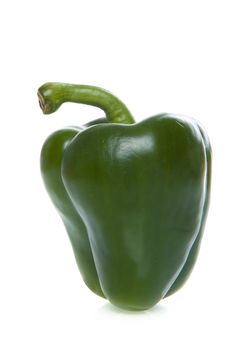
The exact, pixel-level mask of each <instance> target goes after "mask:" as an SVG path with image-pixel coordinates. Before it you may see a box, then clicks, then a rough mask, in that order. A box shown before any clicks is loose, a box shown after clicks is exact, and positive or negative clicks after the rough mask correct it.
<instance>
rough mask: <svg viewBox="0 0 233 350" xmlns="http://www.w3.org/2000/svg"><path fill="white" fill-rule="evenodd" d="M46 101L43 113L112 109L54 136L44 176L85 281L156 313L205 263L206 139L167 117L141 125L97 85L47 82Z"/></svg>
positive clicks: (113, 298)
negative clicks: (73, 105)
mask: <svg viewBox="0 0 233 350" xmlns="http://www.w3.org/2000/svg"><path fill="white" fill-rule="evenodd" d="M38 96H39V102H40V106H41V108H42V111H43V113H44V114H50V113H53V112H55V111H56V110H57V109H58V108H59V107H60V105H61V104H62V103H64V102H77V103H84V104H88V105H93V106H96V107H99V108H101V109H103V111H104V112H105V115H106V118H101V119H97V120H94V121H93V122H91V123H89V124H86V125H85V126H83V127H68V128H65V129H62V130H59V131H56V132H54V133H53V134H52V135H51V136H49V137H48V139H47V140H46V141H45V143H44V145H43V148H42V151H41V172H42V176H43V180H44V183H45V186H46V189H47V191H48V193H49V195H50V197H51V199H52V202H53V204H54V205H55V207H56V209H57V210H58V212H59V214H60V216H61V218H62V220H63V222H64V225H65V227H66V230H67V232H68V235H69V238H70V241H71V244H72V247H73V251H74V255H75V258H76V261H77V264H78V267H79V270H80V272H81V274H82V277H83V279H84V281H85V283H86V285H87V286H88V287H89V288H90V289H91V290H92V291H93V292H94V293H96V294H97V295H99V296H102V297H105V298H107V299H108V300H109V301H110V302H111V303H113V304H114V305H116V306H118V307H121V308H125V309H131V310H144V309H148V308H150V307H152V306H153V305H155V304H156V303H158V302H159V301H160V300H161V299H163V298H165V297H167V296H168V295H171V294H172V293H174V292H176V291H177V290H178V289H179V288H180V287H182V286H183V284H184V283H185V281H186V280H187V278H188V277H189V275H190V273H191V271H192V268H193V266H194V264H195V261H196V258H197V254H198V251H199V247H200V243H201V239H202V235H203V230H204V226H205V221H206V216H207V211H208V206H209V196H210V174H211V147H210V142H209V139H208V136H207V134H206V133H205V131H204V130H203V129H202V127H201V126H200V125H199V124H198V122H197V121H195V120H194V119H191V118H187V117H184V116H178V115H174V114H168V113H163V114H159V115H156V116H153V117H151V118H148V119H146V120H143V121H142V122H139V123H135V121H134V119H133V117H132V115H131V113H130V112H129V110H128V109H127V107H126V106H125V105H124V104H123V103H122V102H121V101H120V100H119V99H118V98H116V97H115V96H113V95H112V94H111V93H109V92H107V91H105V90H103V89H101V88H98V87H94V86H88V85H72V84H62V83H47V84H44V85H43V86H41V87H40V88H39V90H38Z"/></svg>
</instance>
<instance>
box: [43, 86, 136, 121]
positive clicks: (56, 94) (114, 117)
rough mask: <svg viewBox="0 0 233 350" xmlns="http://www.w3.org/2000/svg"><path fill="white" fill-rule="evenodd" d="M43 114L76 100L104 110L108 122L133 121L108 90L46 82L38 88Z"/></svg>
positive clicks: (124, 107) (127, 111)
mask: <svg viewBox="0 0 233 350" xmlns="http://www.w3.org/2000/svg"><path fill="white" fill-rule="evenodd" d="M38 97H39V103H40V107H41V109H42V111H43V113H44V114H50V113H53V112H55V111H56V110H57V109H58V108H59V107H60V106H61V104H62V103H64V102H77V103H83V104H87V105H92V106H95V107H99V108H101V109H103V110H104V112H105V113H106V117H107V119H108V121H109V122H110V123H123V124H132V123H135V121H134V119H133V117H132V115H131V113H130V112H129V110H128V108H127V107H126V106H125V105H124V104H123V103H122V102H121V101H120V100H119V99H118V98H117V97H115V96H113V95H112V94H111V93H110V92H108V91H106V90H104V89H101V88H99V87H96V86H90V85H76V84H64V83H46V84H44V85H42V86H41V87H40V88H39V90H38Z"/></svg>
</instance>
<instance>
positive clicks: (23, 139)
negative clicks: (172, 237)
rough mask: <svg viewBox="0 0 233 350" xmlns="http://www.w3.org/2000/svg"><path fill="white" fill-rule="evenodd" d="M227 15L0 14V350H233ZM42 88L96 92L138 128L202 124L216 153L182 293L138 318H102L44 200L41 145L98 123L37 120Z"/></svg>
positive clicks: (231, 73) (137, 11)
mask: <svg viewBox="0 0 233 350" xmlns="http://www.w3.org/2000/svg"><path fill="white" fill-rule="evenodd" d="M231 6H232V1H230V0H229V1H226V0H221V1H215V0H212V1H206V0H196V1H188V0H178V1H176V0H171V1H169V0H162V1H155V0H154V1H148V0H143V1H136V0H135V1H127V0H124V1H120V0H118V1H111V0H109V1H103V0H98V1H90V0H86V1H80V0H76V1H71V0H66V1H49V0H46V1H44V0H41V1H26V0H21V1H10V0H9V1H2V2H1V5H0V33H1V34H0V35H1V55H0V60H1V65H0V77H1V83H0V96H1V108H0V113H1V119H0V120H1V137H0V142H1V185H0V186H1V220H0V223H1V231H0V235H1V236H0V348H1V349H3V350H8V349H11V350H12V349H23V350H27V349H33V350H37V349H40V350H41V349H43V350H47V349H49V350H51V349H56V350H60V349H65V350H73V349H89V348H90V349H91V348H94V349H103V350H105V349H128V348H129V349H131V348H132V349H142V348H145V349H170V348H171V347H172V348H179V349H190V350H191V349H200V348H203V349H204V348H207V347H208V348H210V349H211V348H213V347H216V348H217V349H224V350H227V349H232V348H233V341H232V312H233V307H232V306H233V303H232V294H233V288H232V275H233V273H232V266H233V259H232V233H233V232H232V231H233V230H232V198H233V187H232V179H233V166H232V163H233V157H232V151H233V140H232V131H233V128H232V127H233V122H232V120H233V93H232V87H233V51H232V42H233V41H232V36H233V21H232V18H233V10H232V8H231ZM47 81H63V82H71V83H80V84H92V85H97V86H101V87H103V88H106V89H108V90H110V91H111V92H113V93H114V94H115V95H116V96H118V97H119V98H121V99H122V100H123V101H124V102H125V103H126V104H127V106H128V108H129V109H130V110H131V112H132V113H133V115H134V116H135V119H136V120H137V121H139V120H142V119H144V118H146V117H149V116H151V115H153V114H157V113H160V112H164V111H167V112H174V113H182V114H185V115H190V116H192V117H194V118H197V119H198V120H199V121H201V123H202V124H203V125H204V126H205V128H206V130H207V131H208V134H209V137H210V139H211V143H212V148H213V182H212V186H213V190H212V200H211V207H210V211H209V217H208V222H207V225H206V230H205V236H204V239H203V244H202V248H201V252H200V255H199V259H198V262H197V264H196V267H195V270H194V272H193V274H192V276H191V277H190V279H189V281H188V282H187V284H186V285H185V286H184V287H183V289H182V290H180V291H179V292H178V293H177V294H176V295H174V296H171V297H170V298H168V299H166V300H164V301H162V302H161V303H160V304H158V305H157V306H156V307H155V308H153V309H151V310H149V311H146V312H141V313H140V312H139V313H131V312H124V311H121V310H118V309H116V308H114V307H111V306H110V304H109V303H108V302H106V301H104V300H103V299H101V298H99V297H97V296H95V295H94V294H92V293H91V292H89V290H88V289H87V288H86V287H85V285H84V283H83V282H82V280H81V277H80V275H79V272H78V270H77V267H76V265H75V260H74V257H73V253H72V250H71V246H70V243H69V241H68V238H67V235H66V232H65V230H64V227H63V225H62V223H61V220H60V218H59V217H58V215H57V213H56V212H55V209H54V208H53V206H52V204H51V202H50V200H49V198H48V196H47V193H46V192H45V189H44V187H43V184H42V181H41V176H40V169H39V154H40V148H41V146H42V143H43V141H44V139H45V138H46V137H47V136H48V135H49V133H51V132H52V131H54V130H56V129H59V128H61V127H63V126H67V125H81V124H83V123H85V122H87V121H90V120H92V119H94V118H96V117H100V116H102V112H101V111H100V110H97V109H95V108H93V107H87V106H81V105H72V104H70V105H68V104H67V105H64V106H62V107H61V109H60V110H59V111H58V112H57V113H56V114H53V115H51V116H47V117H45V116H43V115H42V113H41V111H40V109H39V106H38V102H37V96H36V92H37V88H38V87H39V86H40V85H41V84H43V83H44V82H47Z"/></svg>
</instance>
